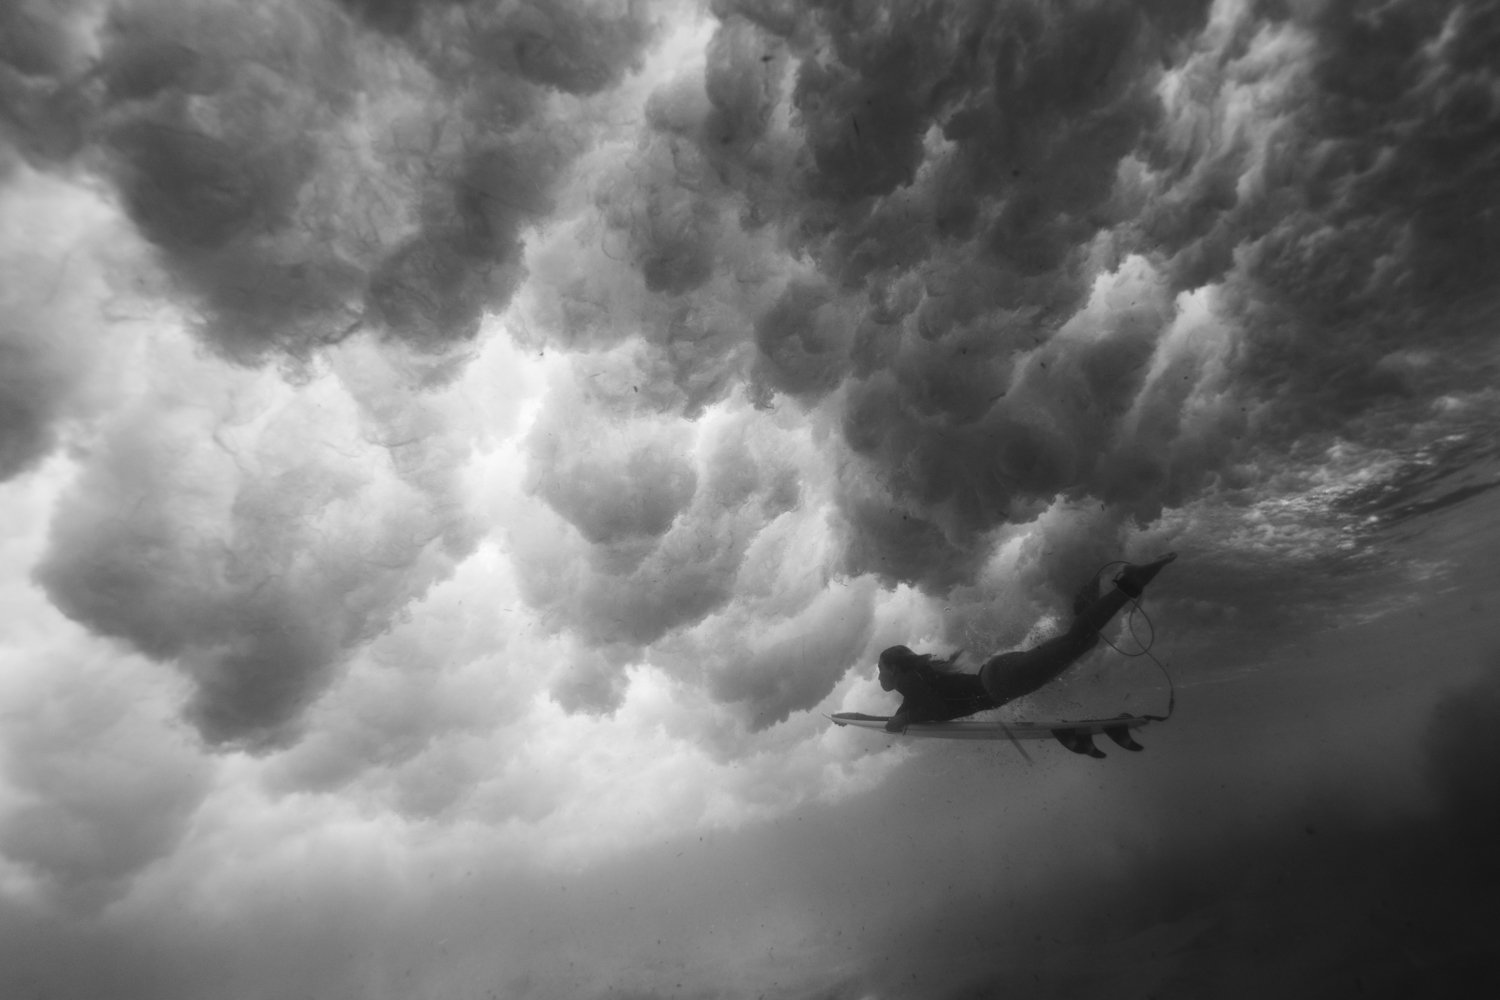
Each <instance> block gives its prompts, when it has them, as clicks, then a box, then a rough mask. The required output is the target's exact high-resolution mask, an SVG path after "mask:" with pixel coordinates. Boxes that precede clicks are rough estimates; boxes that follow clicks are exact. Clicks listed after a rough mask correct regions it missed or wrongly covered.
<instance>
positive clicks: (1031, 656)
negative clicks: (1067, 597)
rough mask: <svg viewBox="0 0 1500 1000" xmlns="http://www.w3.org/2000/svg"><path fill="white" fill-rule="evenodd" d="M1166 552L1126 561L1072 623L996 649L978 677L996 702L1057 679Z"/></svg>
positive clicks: (1147, 578)
mask: <svg viewBox="0 0 1500 1000" xmlns="http://www.w3.org/2000/svg"><path fill="white" fill-rule="evenodd" d="M1176 558H1177V556H1176V555H1174V554H1168V555H1166V556H1163V557H1162V558H1160V559H1158V560H1156V561H1155V562H1151V563H1146V564H1145V565H1144V566H1135V565H1131V566H1126V567H1125V569H1124V570H1123V571H1121V573H1120V575H1119V576H1117V577H1115V586H1114V587H1113V588H1111V589H1110V590H1109V592H1108V593H1106V594H1104V595H1103V596H1101V597H1100V598H1099V599H1098V600H1096V601H1094V603H1093V604H1091V605H1089V606H1088V607H1086V608H1084V609H1083V611H1082V612H1080V613H1079V614H1078V616H1077V617H1076V618H1074V619H1073V624H1072V627H1071V628H1069V629H1068V631H1066V632H1064V633H1063V634H1062V635H1059V636H1054V637H1053V638H1051V639H1048V640H1047V641H1046V642H1043V643H1040V644H1038V645H1036V646H1033V647H1032V648H1031V649H1025V650H1020V651H1018V652H1014V653H1000V654H999V655H997V656H992V657H990V658H989V659H988V660H987V661H985V664H984V666H982V667H980V668H979V682H980V683H981V684H982V685H984V690H985V693H986V694H988V695H989V696H990V698H992V699H993V700H994V702H995V704H996V705H1003V704H1004V703H1005V702H1007V701H1012V700H1014V699H1016V698H1019V697H1021V696H1022V695H1025V694H1030V693H1031V692H1033V691H1035V690H1036V689H1037V688H1040V687H1044V686H1045V685H1047V684H1048V683H1050V682H1051V681H1053V680H1055V679H1056V678H1057V676H1058V675H1059V674H1061V673H1062V672H1063V671H1065V670H1067V669H1068V668H1069V667H1071V666H1072V665H1073V664H1074V663H1076V662H1077V661H1078V659H1079V658H1080V657H1082V656H1083V654H1084V653H1087V652H1088V651H1089V650H1090V649H1093V648H1094V646H1095V645H1096V644H1097V643H1098V641H1099V632H1100V630H1101V629H1103V628H1104V626H1105V625H1107V624H1109V620H1110V619H1111V618H1113V617H1114V616H1115V614H1116V613H1118V612H1119V610H1120V609H1121V608H1123V607H1125V605H1127V604H1129V603H1130V602H1131V601H1133V600H1135V599H1136V598H1138V597H1140V595H1141V590H1142V588H1144V587H1145V586H1146V584H1148V583H1150V582H1151V580H1152V579H1153V578H1154V577H1155V576H1156V574H1157V573H1160V572H1161V569H1162V567H1163V566H1165V565H1167V563H1169V562H1171V561H1172V560H1173V559H1176Z"/></svg>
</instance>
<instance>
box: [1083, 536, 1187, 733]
mask: <svg viewBox="0 0 1500 1000" xmlns="http://www.w3.org/2000/svg"><path fill="white" fill-rule="evenodd" d="M1128 565H1130V564H1129V563H1128V562H1126V561H1125V560H1124V559H1116V560H1114V561H1113V562H1107V563H1105V564H1104V565H1103V566H1100V567H1099V569H1098V570H1097V571H1096V572H1095V573H1094V578H1095V579H1096V580H1097V579H1098V578H1099V576H1100V575H1101V574H1102V573H1103V572H1104V571H1105V570H1107V569H1109V568H1110V567H1111V566H1128ZM1126 596H1129V595H1126ZM1137 614H1139V615H1140V616H1141V617H1142V618H1144V619H1146V627H1147V628H1148V629H1150V635H1149V637H1148V638H1147V639H1146V641H1145V642H1142V641H1141V637H1140V636H1139V635H1137V634H1136V631H1135V616H1136V615H1137ZM1125 624H1126V626H1127V627H1128V628H1129V629H1130V638H1132V639H1134V640H1135V644H1136V645H1137V646H1139V647H1141V648H1140V649H1138V650H1137V651H1135V652H1134V653H1127V652H1125V650H1123V649H1121V648H1120V647H1119V646H1116V645H1115V644H1114V643H1112V642H1110V641H1109V637H1108V636H1106V635H1105V634H1104V633H1103V632H1100V633H1099V638H1101V639H1103V640H1104V643H1105V645H1107V646H1108V647H1109V648H1110V649H1113V650H1114V651H1115V652H1116V653H1119V654H1120V655H1121V656H1124V657H1128V658H1130V659H1134V658H1136V657H1137V656H1145V657H1149V658H1150V660H1151V662H1152V663H1154V664H1156V669H1158V670H1160V671H1161V675H1162V676H1163V677H1165V678H1166V679H1167V714H1166V715H1143V716H1141V718H1143V719H1150V720H1151V721H1152V722H1166V721H1167V720H1168V719H1170V718H1171V717H1172V713H1173V712H1174V711H1175V710H1176V708H1177V685H1176V684H1174V683H1173V682H1172V674H1171V672H1170V671H1169V670H1167V668H1166V666H1165V665H1164V664H1163V663H1162V662H1161V661H1160V660H1158V659H1157V658H1156V655H1155V654H1154V653H1152V652H1151V647H1152V646H1154V645H1156V625H1155V624H1153V623H1152V621H1151V616H1150V615H1148V614H1146V609H1145V608H1143V607H1141V599H1140V598H1139V597H1131V598H1130V615H1129V617H1128V618H1126V619H1125Z"/></svg>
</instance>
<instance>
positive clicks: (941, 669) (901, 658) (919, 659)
mask: <svg viewBox="0 0 1500 1000" xmlns="http://www.w3.org/2000/svg"><path fill="white" fill-rule="evenodd" d="M962 653H963V650H961V649H959V650H955V651H954V653H953V655H952V656H949V657H948V658H947V659H940V658H939V657H936V656H934V655H932V654H931V653H913V652H912V651H911V649H909V648H908V647H906V646H888V647H886V648H885V649H883V650H881V652H880V662H881V663H882V664H884V665H885V666H887V667H889V668H890V669H892V670H898V671H901V672H903V673H904V672H906V671H908V670H915V671H917V672H918V673H940V674H951V673H953V672H954V671H956V670H957V669H958V658H959V656H960V655H961V654H962Z"/></svg>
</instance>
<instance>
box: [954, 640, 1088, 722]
mask: <svg viewBox="0 0 1500 1000" xmlns="http://www.w3.org/2000/svg"><path fill="white" fill-rule="evenodd" d="M1093 645H1094V636H1093V635H1092V634H1090V635H1087V636H1074V635H1073V634H1072V633H1064V634H1062V635H1059V636H1054V637H1053V638H1051V639H1048V640H1047V641H1046V642H1043V643H1040V644H1038V645H1036V646H1033V647H1031V648H1030V649H1023V650H1019V651H1017V652H1014V653H1000V654H999V655H997V656H992V657H990V658H989V659H988V660H986V661H985V664H984V666H982V667H980V668H979V683H980V684H982V685H983V686H984V692H985V694H987V695H989V696H990V699H991V700H992V701H994V703H995V704H996V705H997V706H999V705H1003V704H1005V703H1006V702H1008V701H1013V700H1015V699H1016V698H1019V697H1021V696H1022V695H1026V694H1030V693H1031V692H1033V691H1035V690H1036V689H1037V688H1040V687H1045V686H1046V685H1047V684H1049V683H1051V682H1052V681H1053V680H1055V679H1056V678H1057V676H1058V674H1061V673H1062V672H1063V671H1064V670H1067V669H1068V668H1069V667H1071V666H1072V665H1073V664H1074V663H1075V662H1076V661H1077V660H1078V658H1079V657H1080V656H1082V655H1083V654H1084V653H1086V652H1088V650H1089V649H1090V648H1091V647H1092V646H1093Z"/></svg>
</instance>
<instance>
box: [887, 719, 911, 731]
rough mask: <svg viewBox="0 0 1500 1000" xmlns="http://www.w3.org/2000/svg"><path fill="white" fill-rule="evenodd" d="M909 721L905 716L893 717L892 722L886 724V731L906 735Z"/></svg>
mask: <svg viewBox="0 0 1500 1000" xmlns="http://www.w3.org/2000/svg"><path fill="white" fill-rule="evenodd" d="M907 721H908V720H907V718H906V716H904V715H893V716H891V721H889V722H887V723H886V724H885V731H886V732H888V733H904V732H906V724H907Z"/></svg>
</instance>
